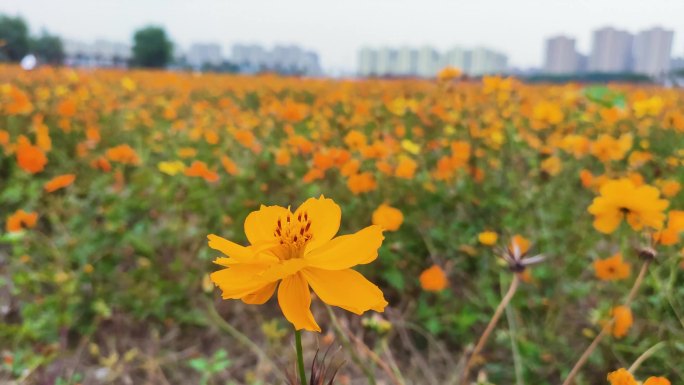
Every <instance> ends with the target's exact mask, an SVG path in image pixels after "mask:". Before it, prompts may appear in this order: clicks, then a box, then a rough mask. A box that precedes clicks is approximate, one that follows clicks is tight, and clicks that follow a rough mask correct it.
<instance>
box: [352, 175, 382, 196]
mask: <svg viewBox="0 0 684 385" xmlns="http://www.w3.org/2000/svg"><path fill="white" fill-rule="evenodd" d="M347 187H348V188H349V190H350V191H351V192H352V193H353V194H354V195H359V194H361V193H365V192H369V191H373V190H375V188H376V187H377V183H376V182H375V178H373V174H371V173H370V172H367V171H366V172H362V173H360V174H354V175H352V176H350V177H349V179H348V180H347Z"/></svg>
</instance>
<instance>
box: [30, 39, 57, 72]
mask: <svg viewBox="0 0 684 385" xmlns="http://www.w3.org/2000/svg"><path fill="white" fill-rule="evenodd" d="M30 48H31V52H32V53H34V54H35V55H36V56H37V57H38V58H39V59H40V60H42V61H44V62H46V63H49V64H55V65H59V64H62V63H63V62H64V45H63V44H62V39H60V38H59V36H56V35H50V34H49V33H47V32H46V31H43V33H42V34H41V35H40V36H39V37H36V38H32V39H31V43H30Z"/></svg>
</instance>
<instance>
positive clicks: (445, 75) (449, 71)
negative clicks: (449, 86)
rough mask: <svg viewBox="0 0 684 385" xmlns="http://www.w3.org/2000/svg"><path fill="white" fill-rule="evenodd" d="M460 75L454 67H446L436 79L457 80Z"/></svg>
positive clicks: (458, 70) (459, 71)
mask: <svg viewBox="0 0 684 385" xmlns="http://www.w3.org/2000/svg"><path fill="white" fill-rule="evenodd" d="M461 73H462V72H461V70H460V69H458V68H456V67H452V66H446V67H444V68H442V69H441V70H440V71H439V73H438V74H437V79H439V80H441V81H447V80H452V79H457V78H458V77H460V76H461Z"/></svg>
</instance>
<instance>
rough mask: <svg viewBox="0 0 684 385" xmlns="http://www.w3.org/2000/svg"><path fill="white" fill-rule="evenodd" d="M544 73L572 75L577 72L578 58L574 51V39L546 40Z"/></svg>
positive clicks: (562, 37)
mask: <svg viewBox="0 0 684 385" xmlns="http://www.w3.org/2000/svg"><path fill="white" fill-rule="evenodd" d="M544 56H545V57H544V72H546V73H548V74H573V73H577V72H579V64H580V58H579V54H578V53H577V50H576V49H575V39H573V38H570V37H567V36H554V37H552V38H549V39H547V40H546V53H545V55H544Z"/></svg>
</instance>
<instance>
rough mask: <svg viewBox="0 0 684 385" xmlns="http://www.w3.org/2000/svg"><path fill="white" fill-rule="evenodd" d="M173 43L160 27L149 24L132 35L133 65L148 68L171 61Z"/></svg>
mask: <svg viewBox="0 0 684 385" xmlns="http://www.w3.org/2000/svg"><path fill="white" fill-rule="evenodd" d="M172 54H173V43H171V41H169V39H168V38H167V36H166V32H165V31H164V29H163V28H161V27H154V26H149V27H145V28H143V29H140V30H138V31H136V32H135V35H133V65H136V66H140V67H148V68H161V67H165V66H166V65H167V64H169V62H170V61H171V56H172Z"/></svg>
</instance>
